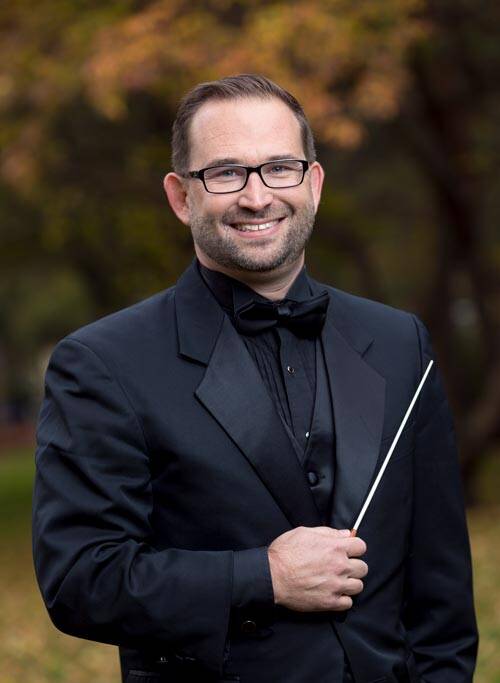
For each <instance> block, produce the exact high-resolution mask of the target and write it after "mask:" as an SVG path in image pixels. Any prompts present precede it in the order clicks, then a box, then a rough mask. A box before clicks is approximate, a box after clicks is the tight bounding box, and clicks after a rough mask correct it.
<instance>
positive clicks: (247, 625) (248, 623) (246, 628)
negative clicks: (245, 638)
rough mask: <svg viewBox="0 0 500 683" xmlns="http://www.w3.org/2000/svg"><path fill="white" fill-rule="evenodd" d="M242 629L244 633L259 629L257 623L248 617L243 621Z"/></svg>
mask: <svg viewBox="0 0 500 683" xmlns="http://www.w3.org/2000/svg"><path fill="white" fill-rule="evenodd" d="M240 630H241V632H242V633H255V631H256V630H257V624H256V623H255V621H252V620H251V619H246V620H245V621H243V622H242V623H241V626H240Z"/></svg>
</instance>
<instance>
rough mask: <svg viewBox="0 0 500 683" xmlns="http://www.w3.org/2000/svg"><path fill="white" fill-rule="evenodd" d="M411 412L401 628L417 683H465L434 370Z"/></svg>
mask: <svg viewBox="0 0 500 683" xmlns="http://www.w3.org/2000/svg"><path fill="white" fill-rule="evenodd" d="M415 324H416V325H417V332H418V335H419V340H420V357H421V375H422V374H423V372H424V371H425V369H426V367H427V365H428V363H429V360H431V358H434V354H433V351H432V348H431V345H430V341H429V335H428V332H427V329H426V328H425V327H424V325H423V324H422V323H421V322H420V320H418V319H417V318H415ZM417 411H418V412H417V418H416V444H415V465H414V466H415V479H414V495H413V500H414V510H413V526H412V534H411V540H410V548H409V556H408V565H407V574H406V576H407V581H406V595H405V609H404V614H403V622H404V624H405V627H406V629H407V632H408V637H409V639H410V644H411V647H412V651H413V655H414V657H415V661H416V665H417V669H418V673H419V676H420V677H421V680H422V681H425V683H466V682H469V681H472V677H473V671H474V665H475V659H476V653H477V630H476V621H475V615H474V605H473V594H472V570H471V558H470V549H469V539H468V534H467V526H466V520H465V514H464V504H463V498H462V487H461V481H460V469H459V462H458V454H457V447H456V442H455V434H454V427H453V422H452V418H451V414H450V409H449V406H448V402H447V400H446V396H445V393H444V390H443V386H442V382H441V378H440V374H439V370H438V368H437V367H436V366H434V367H433V368H432V370H431V372H430V374H429V377H428V378H427V381H426V384H425V385H424V388H423V390H422V394H421V396H420V399H419V403H418V409H417Z"/></svg>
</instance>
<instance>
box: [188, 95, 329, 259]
mask: <svg viewBox="0 0 500 683" xmlns="http://www.w3.org/2000/svg"><path fill="white" fill-rule="evenodd" d="M190 146H191V155H190V163H189V170H200V169H202V168H206V167H209V166H215V165H218V164H219V163H220V162H221V160H224V163H234V164H242V165H245V166H257V165H259V164H262V163H264V162H266V161H271V160H275V159H276V160H277V159H280V158H281V159H283V158H289V159H304V149H303V146H302V138H301V132H300V125H299V123H298V121H297V119H296V118H295V116H294V114H293V112H292V111H291V110H290V109H289V108H288V107H287V106H286V105H285V104H284V103H283V102H282V101H281V100H279V99H276V98H272V99H260V98H242V99H235V100H226V101H210V102H207V103H206V104H205V105H203V106H202V107H201V108H200V109H199V110H198V112H197V113H196V114H195V116H194V117H193V120H192V122H191V128H190ZM322 180H323V172H322V169H321V167H320V166H319V164H317V163H314V164H312V165H311V167H310V169H309V170H308V171H307V172H306V174H305V177H304V180H303V182H302V184H301V185H299V186H296V187H291V188H280V189H271V188H268V187H266V186H265V185H264V184H263V182H262V180H261V179H260V177H259V176H258V175H257V174H256V173H251V174H250V176H249V178H248V182H247V185H246V186H245V187H244V188H243V189H242V190H240V191H239V192H234V193H230V194H210V193H209V192H207V191H206V190H205V188H204V186H203V183H202V182H201V181H200V180H198V179H189V180H186V181H185V185H184V187H185V190H186V198H185V204H186V212H185V222H186V223H188V224H189V225H190V227H191V231H192V234H193V240H194V243H195V249H196V252H197V254H198V256H199V257H201V258H200V260H201V261H202V262H205V263H207V261H208V259H206V258H203V256H204V255H205V256H208V257H209V259H210V260H211V261H213V262H214V263H215V264H218V265H220V266H222V267H224V268H225V269H228V270H231V271H235V272H239V271H253V272H264V271H271V270H275V269H278V268H280V266H286V265H289V264H292V263H294V262H296V261H297V260H298V259H302V258H303V252H304V247H305V245H306V243H307V241H308V239H309V237H310V235H311V233H312V230H313V225H314V217H315V214H316V210H317V206H318V203H319V198H320V194H321V185H322ZM178 215H179V214H178ZM256 225H259V227H263V228H264V229H262V230H259V231H252V230H251V229H250V226H253V227H255V226H256ZM208 262H209V261H208Z"/></svg>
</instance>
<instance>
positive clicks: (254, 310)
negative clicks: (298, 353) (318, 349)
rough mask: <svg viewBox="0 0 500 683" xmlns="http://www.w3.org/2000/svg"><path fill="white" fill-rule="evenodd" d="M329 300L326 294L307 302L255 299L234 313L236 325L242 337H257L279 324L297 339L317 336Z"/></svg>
mask: <svg viewBox="0 0 500 683" xmlns="http://www.w3.org/2000/svg"><path fill="white" fill-rule="evenodd" d="M329 303H330V297H329V295H328V292H327V291H325V292H323V293H322V294H319V295H318V296H315V297H311V298H310V299H306V300H305V301H294V300H293V299H283V300H282V301H280V302H274V301H269V302H267V301H255V300H252V301H250V302H248V303H246V304H244V305H243V306H239V307H238V308H237V309H236V310H235V312H234V324H235V326H236V329H237V330H238V331H239V332H241V333H242V334H248V335H254V334H258V333H259V332H262V331H263V330H268V329H270V328H272V327H275V326H276V325H281V326H283V327H287V328H288V329H289V330H291V331H292V332H294V333H295V334H296V335H297V336H298V337H309V338H313V337H316V336H317V335H318V334H319V333H320V332H321V330H322V328H323V324H324V322H325V319H326V311H327V308H328V304H329Z"/></svg>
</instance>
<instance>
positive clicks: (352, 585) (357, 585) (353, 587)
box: [344, 579, 364, 595]
mask: <svg viewBox="0 0 500 683" xmlns="http://www.w3.org/2000/svg"><path fill="white" fill-rule="evenodd" d="M363 587H364V586H363V582H362V581H361V579H347V580H346V582H345V586H344V595H357V594H358V593H361V591H362V590H363Z"/></svg>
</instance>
